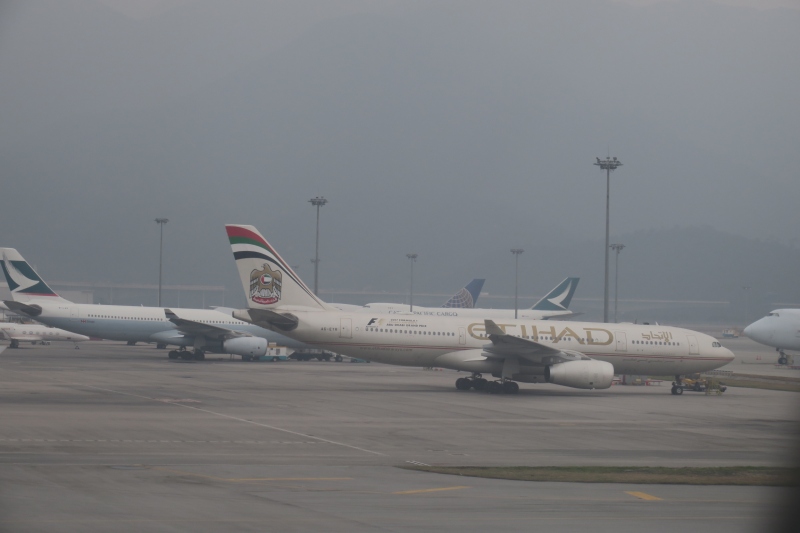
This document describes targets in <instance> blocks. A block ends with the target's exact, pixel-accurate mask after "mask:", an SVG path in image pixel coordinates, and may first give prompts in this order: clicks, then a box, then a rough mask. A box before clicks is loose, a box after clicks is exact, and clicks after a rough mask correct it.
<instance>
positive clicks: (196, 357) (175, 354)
mask: <svg viewBox="0 0 800 533" xmlns="http://www.w3.org/2000/svg"><path fill="white" fill-rule="evenodd" d="M168 357H169V358H170V359H183V360H184V361H203V360H204V359H205V358H206V354H205V352H204V351H203V350H199V349H198V350H194V351H193V352H190V351H189V350H186V349H180V350H172V351H170V352H169V354H168Z"/></svg>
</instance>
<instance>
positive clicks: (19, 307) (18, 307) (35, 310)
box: [3, 300, 42, 316]
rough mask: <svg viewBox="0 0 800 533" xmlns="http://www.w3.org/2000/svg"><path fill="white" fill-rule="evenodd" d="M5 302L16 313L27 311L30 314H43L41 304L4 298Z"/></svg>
mask: <svg viewBox="0 0 800 533" xmlns="http://www.w3.org/2000/svg"><path fill="white" fill-rule="evenodd" d="M3 303H4V304H6V307H8V308H9V309H10V310H11V311H14V312H15V313H25V314H26V315H28V316H39V315H41V314H42V307H41V306H40V305H36V304H30V305H28V304H24V303H22V302H15V301H13V300H3Z"/></svg>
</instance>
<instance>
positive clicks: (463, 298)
mask: <svg viewBox="0 0 800 533" xmlns="http://www.w3.org/2000/svg"><path fill="white" fill-rule="evenodd" d="M485 281H486V280H485V279H479V278H475V279H473V280H472V281H470V282H469V283H467V285H466V286H465V287H462V288H461V289H459V290H458V292H457V293H455V294H454V295H453V296H451V297H450V299H449V300H447V301H446V302H445V303H444V305H442V307H451V308H458V309H472V308H473V307H475V304H477V303H478V296H480V295H481V289H482V288H483V283H484V282H485Z"/></svg>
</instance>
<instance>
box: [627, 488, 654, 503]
mask: <svg viewBox="0 0 800 533" xmlns="http://www.w3.org/2000/svg"><path fill="white" fill-rule="evenodd" d="M625 494H630V495H631V496H633V497H634V498H639V499H640V500H649V501H657V500H661V499H662V498H659V497H658V496H653V495H652V494H647V493H646V492H636V491H635V490H626V491H625Z"/></svg>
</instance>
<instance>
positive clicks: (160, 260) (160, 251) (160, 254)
mask: <svg viewBox="0 0 800 533" xmlns="http://www.w3.org/2000/svg"><path fill="white" fill-rule="evenodd" d="M167 222H169V219H168V218H157V219H156V224H158V225H159V226H160V228H161V240H160V243H159V246H158V306H159V307H161V273H162V270H163V268H162V265H163V258H164V224H166V223H167Z"/></svg>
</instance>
